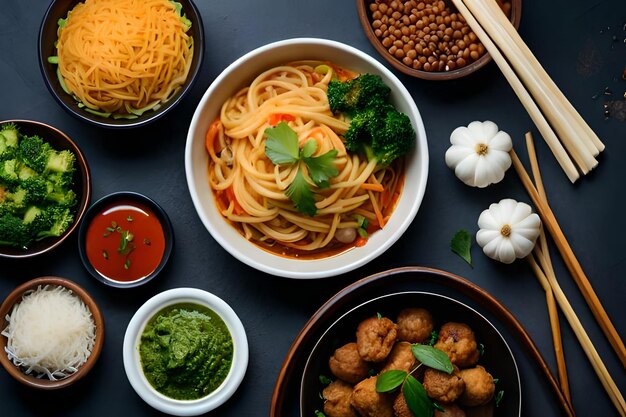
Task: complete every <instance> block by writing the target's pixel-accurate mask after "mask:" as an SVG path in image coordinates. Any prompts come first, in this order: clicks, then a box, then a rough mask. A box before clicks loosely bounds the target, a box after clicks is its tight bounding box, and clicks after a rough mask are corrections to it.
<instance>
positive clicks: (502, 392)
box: [495, 390, 504, 407]
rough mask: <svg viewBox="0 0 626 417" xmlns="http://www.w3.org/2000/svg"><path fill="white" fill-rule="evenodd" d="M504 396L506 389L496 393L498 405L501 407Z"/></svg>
mask: <svg viewBox="0 0 626 417" xmlns="http://www.w3.org/2000/svg"><path fill="white" fill-rule="evenodd" d="M502 397H504V390H500V391H498V392H497V393H496V396H495V402H496V407H500V403H501V402H502Z"/></svg>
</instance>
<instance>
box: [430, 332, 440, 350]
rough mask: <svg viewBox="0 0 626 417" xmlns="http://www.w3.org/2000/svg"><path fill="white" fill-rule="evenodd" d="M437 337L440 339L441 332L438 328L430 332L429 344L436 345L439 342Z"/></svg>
mask: <svg viewBox="0 0 626 417" xmlns="http://www.w3.org/2000/svg"><path fill="white" fill-rule="evenodd" d="M437 339H439V332H438V331H437V330H433V331H432V332H430V339H429V340H428V345H429V346H434V345H435V343H437Z"/></svg>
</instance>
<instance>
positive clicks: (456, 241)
mask: <svg viewBox="0 0 626 417" xmlns="http://www.w3.org/2000/svg"><path fill="white" fill-rule="evenodd" d="M471 247H472V236H471V235H470V234H469V232H468V231H467V230H459V231H458V232H456V234H455V235H454V237H453V238H452V241H451V242H450V249H452V252H454V253H456V254H457V255H459V256H460V257H461V258H463V260H465V262H467V263H468V264H469V265H470V266H472V254H471V253H470V249H471Z"/></svg>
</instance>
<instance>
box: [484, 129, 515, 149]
mask: <svg viewBox="0 0 626 417" xmlns="http://www.w3.org/2000/svg"><path fill="white" fill-rule="evenodd" d="M489 148H491V149H495V150H498V151H502V152H509V151H510V150H511V149H512V148H513V141H512V140H511V136H509V134H508V133H506V132H503V131H499V132H498V133H496V134H495V135H494V136H493V137H492V138H491V140H490V141H489Z"/></svg>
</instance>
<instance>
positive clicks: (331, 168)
mask: <svg viewBox="0 0 626 417" xmlns="http://www.w3.org/2000/svg"><path fill="white" fill-rule="evenodd" d="M303 150H304V149H303ZM336 156H337V149H331V150H330V151H328V152H326V153H325V154H324V155H320V156H315V157H306V156H305V157H304V158H303V160H304V163H305V164H306V166H307V168H308V169H309V176H310V177H311V179H312V180H313V182H314V183H315V185H317V186H318V187H320V188H328V186H329V185H330V183H329V182H328V180H329V179H330V177H334V176H336V175H337V174H339V170H338V169H337V167H336V166H335V164H334V161H335V157H336Z"/></svg>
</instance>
